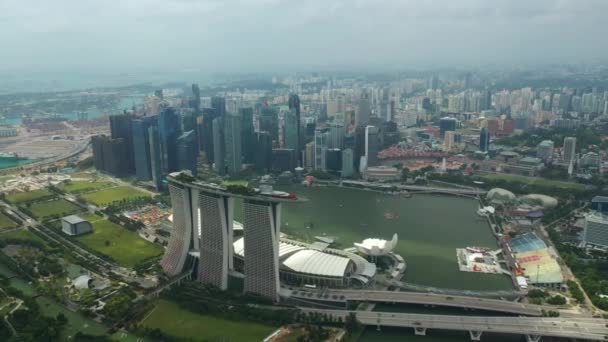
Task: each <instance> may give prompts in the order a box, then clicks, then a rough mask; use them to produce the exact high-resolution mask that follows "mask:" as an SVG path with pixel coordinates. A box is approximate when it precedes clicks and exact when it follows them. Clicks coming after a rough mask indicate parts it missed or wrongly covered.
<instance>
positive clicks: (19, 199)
mask: <svg viewBox="0 0 608 342" xmlns="http://www.w3.org/2000/svg"><path fill="white" fill-rule="evenodd" d="M52 196H53V194H52V193H51V192H50V191H48V190H46V189H40V190H34V191H27V192H18V193H15V194H12V195H7V196H6V200H7V201H9V202H11V203H14V204H18V203H23V202H31V201H35V200H38V199H42V198H47V197H52Z"/></svg>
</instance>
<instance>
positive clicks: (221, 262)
mask: <svg viewBox="0 0 608 342" xmlns="http://www.w3.org/2000/svg"><path fill="white" fill-rule="evenodd" d="M192 202H193V203H192V204H193V206H192V208H193V209H194V210H196V209H198V211H199V212H200V215H193V216H194V218H193V221H194V227H200V234H201V238H200V240H199V239H196V240H194V241H200V248H199V251H200V261H199V267H198V275H199V280H200V281H201V282H202V283H203V284H211V285H214V286H217V287H218V288H220V289H222V290H225V289H227V288H228V271H229V270H230V269H232V268H233V265H232V262H233V261H232V260H233V258H232V240H233V239H232V236H233V234H232V226H233V222H234V199H233V198H231V197H229V196H226V195H222V194H217V193H211V192H205V191H200V190H199V189H196V188H194V189H193V191H192ZM195 212H196V211H195Z"/></svg>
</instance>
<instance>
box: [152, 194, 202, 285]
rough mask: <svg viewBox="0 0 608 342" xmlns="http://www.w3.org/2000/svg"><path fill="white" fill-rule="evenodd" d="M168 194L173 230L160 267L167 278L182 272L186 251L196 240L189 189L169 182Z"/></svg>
mask: <svg viewBox="0 0 608 342" xmlns="http://www.w3.org/2000/svg"><path fill="white" fill-rule="evenodd" d="M169 194H170V195H171V207H172V208H173V230H172V231H171V238H170V239H169V243H168V244H167V250H166V252H165V255H164V256H163V258H162V260H161V262H160V265H161V267H162V268H163V271H165V273H167V274H168V275H169V276H175V275H178V274H180V273H181V272H182V271H183V270H184V265H185V264H186V259H187V257H188V251H189V250H190V248H191V247H193V244H194V241H196V240H198V232H196V229H193V224H192V220H193V215H192V214H193V212H192V204H191V196H190V189H189V188H188V187H187V186H185V185H183V184H179V183H177V182H169ZM196 216H198V215H196Z"/></svg>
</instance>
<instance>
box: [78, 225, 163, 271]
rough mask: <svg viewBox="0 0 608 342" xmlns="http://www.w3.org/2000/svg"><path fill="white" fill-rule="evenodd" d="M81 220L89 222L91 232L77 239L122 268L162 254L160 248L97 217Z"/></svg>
mask: <svg viewBox="0 0 608 342" xmlns="http://www.w3.org/2000/svg"><path fill="white" fill-rule="evenodd" d="M82 218H83V219H85V220H87V221H89V222H91V224H92V225H93V232H92V233H90V234H86V235H82V236H79V237H77V239H78V240H79V241H80V242H81V243H83V244H85V245H86V246H87V247H89V248H91V249H92V250H95V251H97V252H99V253H101V254H104V255H107V256H109V257H110V258H112V259H114V260H115V261H116V262H117V263H119V264H120V265H122V266H125V267H130V268H133V267H134V266H135V265H137V263H139V262H141V261H144V260H146V259H149V258H151V257H155V256H158V255H161V254H162V253H163V248H162V247H161V246H159V245H156V244H154V243H151V242H149V241H146V240H144V239H142V238H141V237H140V236H139V235H137V233H134V232H132V231H130V230H127V229H126V228H123V227H121V226H119V225H117V224H115V223H112V222H110V221H108V220H106V219H103V218H101V217H99V216H97V215H83V216H82Z"/></svg>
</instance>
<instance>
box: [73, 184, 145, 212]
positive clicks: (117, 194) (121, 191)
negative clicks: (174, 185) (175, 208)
mask: <svg viewBox="0 0 608 342" xmlns="http://www.w3.org/2000/svg"><path fill="white" fill-rule="evenodd" d="M81 197H82V198H83V199H84V200H85V201H87V202H91V203H93V204H95V205H97V206H100V207H105V206H107V205H109V204H111V203H112V202H116V201H122V200H131V199H135V198H139V197H150V195H149V194H148V193H145V192H143V191H141V190H137V189H135V188H133V187H130V186H117V187H114V188H110V189H105V190H100V191H96V192H91V193H88V194H84V195H82V196H81Z"/></svg>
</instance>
